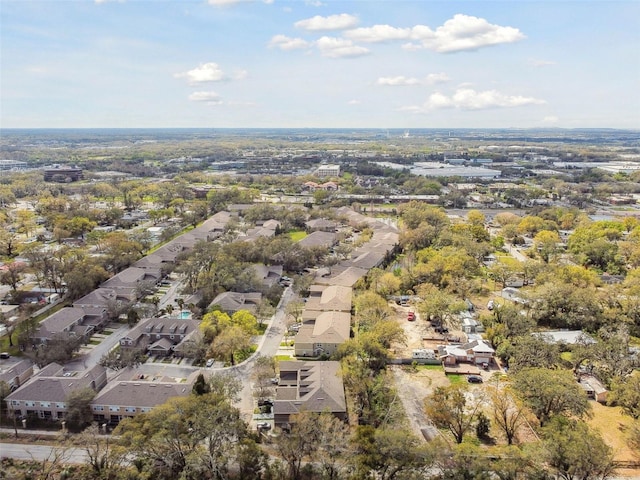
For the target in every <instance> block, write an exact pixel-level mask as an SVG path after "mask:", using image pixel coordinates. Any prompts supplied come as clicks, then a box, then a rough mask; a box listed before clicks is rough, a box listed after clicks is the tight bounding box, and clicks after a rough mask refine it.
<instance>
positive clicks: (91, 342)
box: [89, 340, 100, 345]
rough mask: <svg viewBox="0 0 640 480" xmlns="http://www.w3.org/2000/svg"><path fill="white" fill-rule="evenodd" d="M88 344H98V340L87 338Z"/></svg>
mask: <svg viewBox="0 0 640 480" xmlns="http://www.w3.org/2000/svg"><path fill="white" fill-rule="evenodd" d="M89 345H100V340H89Z"/></svg>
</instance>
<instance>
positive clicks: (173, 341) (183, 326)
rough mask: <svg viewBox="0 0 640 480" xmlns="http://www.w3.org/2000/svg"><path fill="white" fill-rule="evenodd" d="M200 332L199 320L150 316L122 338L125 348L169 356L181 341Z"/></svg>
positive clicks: (121, 342)
mask: <svg viewBox="0 0 640 480" xmlns="http://www.w3.org/2000/svg"><path fill="white" fill-rule="evenodd" d="M199 333H200V330H199V322H198V321H197V320H193V319H181V318H174V317H162V318H148V319H146V320H143V321H141V322H140V323H138V325H136V326H135V327H134V328H132V329H131V330H130V331H129V332H128V333H127V334H126V335H124V336H123V337H122V338H121V339H120V347H121V348H123V349H133V350H142V351H145V352H147V353H149V354H150V355H159V356H167V355H170V354H172V353H174V352H175V351H176V348H177V347H178V345H180V344H181V343H183V342H185V341H187V340H189V339H191V338H192V337H193V336H194V335H197V334H199Z"/></svg>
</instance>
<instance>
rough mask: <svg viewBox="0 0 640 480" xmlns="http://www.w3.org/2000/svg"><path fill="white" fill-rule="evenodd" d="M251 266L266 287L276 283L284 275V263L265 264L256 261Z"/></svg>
mask: <svg viewBox="0 0 640 480" xmlns="http://www.w3.org/2000/svg"><path fill="white" fill-rule="evenodd" d="M251 268H252V269H253V271H254V272H255V276H256V277H257V278H258V279H259V280H260V281H261V282H262V284H263V285H264V286H265V287H271V286H273V285H275V284H276V283H278V281H279V280H280V278H281V277H282V265H263V264H261V263H255V264H253V265H251Z"/></svg>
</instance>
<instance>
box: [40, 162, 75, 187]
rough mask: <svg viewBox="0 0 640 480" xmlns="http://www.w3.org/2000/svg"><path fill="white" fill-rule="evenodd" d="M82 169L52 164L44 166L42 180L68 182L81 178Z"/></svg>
mask: <svg viewBox="0 0 640 480" xmlns="http://www.w3.org/2000/svg"><path fill="white" fill-rule="evenodd" d="M82 178H83V175H82V169H81V168H78V167H61V166H54V167H52V168H45V170H44V181H45V182H58V183H63V182H65V183H69V182H77V181H78V180H82Z"/></svg>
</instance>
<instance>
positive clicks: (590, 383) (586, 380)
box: [578, 374, 609, 404]
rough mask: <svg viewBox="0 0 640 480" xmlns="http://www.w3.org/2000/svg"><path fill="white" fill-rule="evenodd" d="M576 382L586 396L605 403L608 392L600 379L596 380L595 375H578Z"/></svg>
mask: <svg viewBox="0 0 640 480" xmlns="http://www.w3.org/2000/svg"><path fill="white" fill-rule="evenodd" d="M578 382H579V383H580V386H581V387H582V389H583V390H584V391H585V393H586V394H587V397H589V398H591V399H593V400H595V401H596V402H599V403H603V404H606V403H607V394H608V393H609V392H608V391H607V389H606V388H605V387H604V385H602V382H600V380H598V379H597V378H596V377H594V376H593V375H584V374H583V375H580V379H579V381H578Z"/></svg>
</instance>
